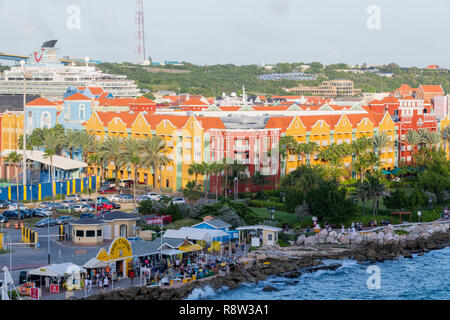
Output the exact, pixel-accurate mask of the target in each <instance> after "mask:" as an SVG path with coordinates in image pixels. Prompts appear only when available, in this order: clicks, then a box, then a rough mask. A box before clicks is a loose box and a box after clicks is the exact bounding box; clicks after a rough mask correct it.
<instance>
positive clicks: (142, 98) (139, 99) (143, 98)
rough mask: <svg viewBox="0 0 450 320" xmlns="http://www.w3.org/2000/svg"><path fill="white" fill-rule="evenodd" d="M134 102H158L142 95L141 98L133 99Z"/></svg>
mask: <svg viewBox="0 0 450 320" xmlns="http://www.w3.org/2000/svg"><path fill="white" fill-rule="evenodd" d="M133 104H156V102H155V101H153V100H150V99H149V98H146V97H144V96H140V97H139V98H137V99H136V100H134V101H133Z"/></svg>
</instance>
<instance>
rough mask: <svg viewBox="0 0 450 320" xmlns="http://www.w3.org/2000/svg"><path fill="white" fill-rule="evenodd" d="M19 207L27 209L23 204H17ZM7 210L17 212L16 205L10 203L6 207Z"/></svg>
mask: <svg viewBox="0 0 450 320" xmlns="http://www.w3.org/2000/svg"><path fill="white" fill-rule="evenodd" d="M19 207H20V209H26V208H27V207H25V206H24V205H23V204H21V203H20V204H19ZM8 210H17V203H13V202H11V203H10V204H9V205H8Z"/></svg>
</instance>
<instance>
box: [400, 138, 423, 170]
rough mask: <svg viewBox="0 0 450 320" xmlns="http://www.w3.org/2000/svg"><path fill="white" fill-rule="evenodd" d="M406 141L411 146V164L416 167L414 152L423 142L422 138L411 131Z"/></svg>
mask: <svg viewBox="0 0 450 320" xmlns="http://www.w3.org/2000/svg"><path fill="white" fill-rule="evenodd" d="M404 141H405V142H406V143H407V144H409V145H410V146H411V162H412V164H413V165H414V150H415V149H416V147H417V146H418V145H419V144H420V143H421V142H422V138H421V137H420V135H419V133H418V132H417V131H414V130H412V129H409V130H408V132H407V133H406V136H405V139H404Z"/></svg>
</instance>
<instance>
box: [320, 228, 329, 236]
mask: <svg viewBox="0 0 450 320" xmlns="http://www.w3.org/2000/svg"><path fill="white" fill-rule="evenodd" d="M319 235H320V236H323V237H326V236H327V235H328V231H327V230H326V229H322V230H320V232H319Z"/></svg>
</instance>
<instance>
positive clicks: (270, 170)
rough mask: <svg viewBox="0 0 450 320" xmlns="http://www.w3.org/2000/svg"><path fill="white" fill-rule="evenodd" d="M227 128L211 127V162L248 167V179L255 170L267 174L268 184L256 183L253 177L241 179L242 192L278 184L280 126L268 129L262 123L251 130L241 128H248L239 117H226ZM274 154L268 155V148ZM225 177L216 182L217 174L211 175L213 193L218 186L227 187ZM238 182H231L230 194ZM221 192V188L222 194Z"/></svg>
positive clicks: (239, 186) (239, 188)
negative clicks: (252, 179) (225, 162)
mask: <svg viewBox="0 0 450 320" xmlns="http://www.w3.org/2000/svg"><path fill="white" fill-rule="evenodd" d="M222 120H223V122H224V125H225V126H226V127H227V128H226V129H211V130H210V141H211V145H210V152H211V157H210V159H211V162H218V163H222V162H223V160H225V161H227V163H235V161H236V162H237V163H240V164H243V165H245V166H246V171H245V174H244V175H245V176H246V177H247V178H249V177H251V176H253V174H254V173H255V172H260V173H261V174H262V175H264V176H266V177H267V179H266V184H265V185H264V186H260V185H255V184H254V183H253V182H252V181H251V178H249V179H246V180H245V181H239V183H238V192H253V191H255V190H261V189H263V188H273V187H274V183H275V182H276V181H278V180H279V176H280V170H279V168H280V164H279V158H278V143H279V141H280V129H278V128H277V129H264V128H260V127H259V126H257V127H254V128H249V129H240V128H245V127H247V128H248V127H252V126H251V125H250V126H249V125H248V123H247V126H244V124H243V121H245V120H242V119H241V118H238V119H233V120H230V119H225V118H223V119H222ZM237 127H240V128H237ZM269 150H271V152H269V155H271V156H270V157H269V156H268V151H269ZM222 179H223V178H222ZM222 179H220V178H219V179H218V180H219V181H216V179H215V177H214V176H213V177H211V181H210V188H211V192H215V191H216V188H217V186H219V188H220V186H223V185H224V184H223V181H222ZM233 185H234V182H233V181H230V182H229V190H228V192H229V193H232V192H233ZM220 193H221V191H220V190H219V194H220Z"/></svg>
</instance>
